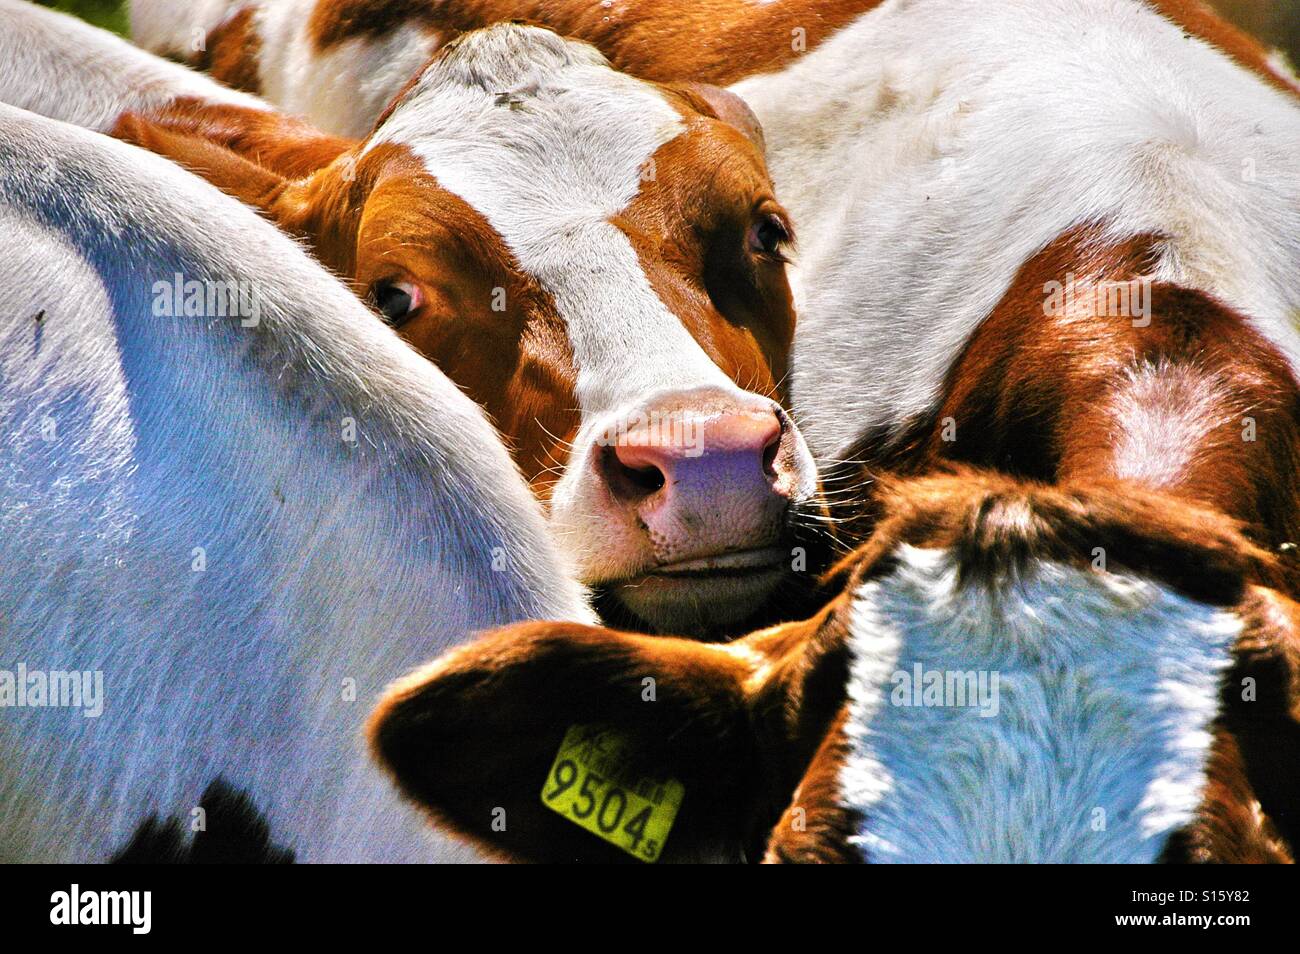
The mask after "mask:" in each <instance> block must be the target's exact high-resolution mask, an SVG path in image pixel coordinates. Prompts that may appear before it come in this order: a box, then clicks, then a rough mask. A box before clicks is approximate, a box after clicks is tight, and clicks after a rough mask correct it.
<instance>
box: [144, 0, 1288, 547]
mask: <svg viewBox="0 0 1300 954" xmlns="http://www.w3.org/2000/svg"><path fill="white" fill-rule="evenodd" d="M133 6H134V21H135V24H136V27H137V29H138V30H139V35H140V37H141V40H142V41H143V42H147V43H151V44H154V45H157V46H159V47H160V48H173V49H175V48H177V47H176V39H175V37H176V36H178V35H179V34H178V33H177V27H176V24H177V23H179V22H184V23H186V24H187V25H189V26H190V27H192V28H195V29H198V28H201V27H207V28H211V27H215V26H216V25H217V20H218V19H220V18H232V17H233V19H226V20H224V21H222V22H225V23H227V24H228V25H229V24H234V23H236V22H238V23H240V24H242V26H241V27H240V30H239V31H236V30H235V29H234V28H233V27H231V28H230V29H227V30H226V33H225V35H224V36H223V35H222V34H221V31H217V32H216V33H214V34H213V40H214V42H215V43H216V44H217V46H218V47H220V48H222V49H224V50H226V51H227V52H226V54H225V55H226V56H228V57H237V58H239V57H242V60H243V62H244V63H245V74H246V77H245V78H251V77H253V76H254V75H255V76H256V77H257V83H258V84H260V86H261V87H262V88H265V89H267V90H268V91H271V93H272V95H273V96H278V97H284V98H285V99H286V101H293V102H296V103H299V104H300V105H301V107H302V108H304V109H312V108H313V107H312V106H311V104H309V103H308V102H307V101H306V100H304V99H301V98H295V97H299V94H298V93H295V92H292V91H291V88H292V87H294V86H295V84H298V85H302V86H307V85H310V84H318V83H320V82H322V76H323V74H324V73H325V72H327V71H329V70H331V69H336V68H339V67H340V65H341V64H345V63H346V64H351V65H350V66H349V67H348V69H349V70H352V71H353V72H355V73H372V72H373V70H374V69H376V68H377V67H378V64H379V63H380V62H382V60H383V59H384V58H385V57H391V56H396V55H397V54H398V53H399V51H407V50H409V49H411V48H412V47H413V46H414V47H418V48H419V49H420V50H423V51H428V50H429V49H433V48H436V47H437V46H438V44H440V43H441V42H444V41H445V40H446V38H447V37H448V36H450V35H452V34H453V32H454V31H455V30H457V29H465V28H471V27H474V26H476V25H479V24H481V23H483V22H490V21H491V20H493V19H496V18H500V17H507V16H524V17H532V18H536V19H537V20H538V21H540V22H543V23H546V24H547V25H549V26H552V27H554V28H555V29H557V30H560V31H561V32H566V33H572V34H574V35H577V36H581V37H583V38H585V39H587V40H589V41H591V42H593V43H595V44H596V45H597V46H598V47H599V48H600V49H601V50H602V51H603V52H604V53H605V54H606V55H607V56H609V57H610V59H611V60H612V62H613V63H614V64H615V65H616V66H618V67H620V68H623V69H626V70H629V71H631V72H634V73H636V74H638V75H641V76H644V77H648V78H651V79H655V80H658V81H670V80H677V81H680V80H685V79H689V80H693V81H706V82H712V83H730V84H732V85H731V86H730V90H731V91H732V92H734V93H737V94H738V95H740V96H741V97H743V98H744V99H745V100H746V101H747V102H748V104H749V105H750V106H751V107H752V109H753V111H754V113H755V114H756V117H757V119H758V120H760V121H761V123H762V128H763V132H764V136H765V139H766V143H767V157H768V164H769V167H770V168H771V170H772V173H773V178H774V180H775V182H776V183H777V185H778V187H779V190H780V195H781V199H782V202H783V203H784V204H785V206H786V207H787V208H788V209H789V210H790V212H791V214H792V216H793V219H794V222H795V224H796V225H797V226H798V228H799V233H800V244H799V249H798V252H797V254H795V255H794V256H792V258H793V260H792V263H791V268H790V277H791V285H792V288H793V292H794V299H795V303H796V306H797V309H798V313H799V331H798V334H797V336H796V341H795V349H794V362H793V375H792V384H791V387H792V393H793V402H794V410H795V414H796V417H797V419H798V421H799V424H800V427H801V429H802V430H803V432H804V433H805V435H806V436H807V439H808V442H809V445H810V447H811V448H812V450H813V452H814V453H815V454H816V455H817V457H818V458H819V459H820V460H822V461H823V462H824V464H826V465H828V466H830V467H834V466H835V465H836V464H837V463H838V462H841V461H851V462H854V464H855V466H856V465H857V464H859V463H860V464H865V465H866V468H867V469H868V470H869V471H871V472H876V471H880V470H889V469H893V470H902V471H905V472H910V473H923V472H925V471H927V470H928V469H930V468H932V467H933V466H935V465H936V464H937V463H942V462H961V463H968V464H978V465H982V466H993V467H996V468H998V469H1001V470H1005V471H1008V472H1010V473H1013V474H1017V475H1021V476H1026V477H1033V478H1036V479H1042V480H1047V481H1065V480H1071V479H1091V478H1094V477H1116V478H1124V479H1130V480H1133V481H1135V482H1137V483H1139V484H1141V485H1143V486H1147V487H1151V488H1154V489H1163V490H1167V491H1173V492H1175V493H1178V494H1181V495H1182V496H1185V497H1187V498H1190V499H1193V500H1196V501H1200V502H1203V503H1209V504H1212V505H1214V506H1217V507H1218V508H1220V509H1221V510H1223V511H1224V512H1225V513H1227V514H1229V515H1230V516H1232V517H1234V518H1238V519H1240V520H1243V521H1245V522H1246V524H1247V525H1248V527H1247V532H1248V533H1249V534H1250V535H1251V536H1252V538H1253V539H1255V540H1256V541H1257V542H1259V543H1261V544H1263V545H1265V546H1266V547H1269V548H1278V547H1282V546H1285V545H1287V544H1290V543H1292V542H1294V541H1296V540H1297V539H1298V538H1300V515H1298V512H1297V507H1296V500H1297V484H1296V476H1295V475H1296V473H1297V470H1298V468H1297V464H1300V450H1298V445H1297V432H1296V427H1295V422H1296V414H1297V401H1296V385H1295V382H1296V369H1297V367H1298V366H1300V331H1298V329H1297V324H1298V321H1300V278H1297V276H1298V275H1300V268H1298V267H1297V266H1298V265H1300V158H1297V157H1300V99H1298V98H1297V93H1300V83H1298V82H1297V80H1296V78H1295V76H1294V74H1293V73H1292V72H1291V71H1290V69H1289V68H1288V67H1287V66H1286V64H1285V63H1284V62H1283V60H1282V58H1281V57H1279V56H1276V55H1273V54H1271V53H1270V51H1268V50H1267V49H1265V48H1264V47H1262V46H1261V45H1260V44H1258V43H1257V42H1255V41H1254V40H1252V39H1251V38H1250V37H1248V36H1246V35H1245V34H1243V33H1241V32H1240V31H1238V30H1236V29H1235V28H1233V27H1231V26H1230V25H1228V24H1227V23H1225V22H1223V21H1222V20H1220V19H1219V18H1217V17H1216V16H1215V15H1214V14H1213V12H1212V11H1211V9H1210V8H1209V7H1208V6H1207V5H1205V4H1204V3H1201V2H1197V0H990V2H986V3H982V4H980V8H979V11H978V13H975V12H973V11H972V9H971V6H970V4H969V3H967V2H966V0H913V2H909V3H898V2H881V0H829V2H820V0H819V2H813V0H781V2H777V3H768V4H755V3H752V2H749V0H709V2H705V3H665V2H662V0H654V2H651V0H614V2H612V3H610V4H608V5H606V4H591V3H586V2H582V0H457V2H438V3H435V2H415V3H400V4H397V3H391V2H385V0H302V2H296V3H289V4H260V3H256V2H247V0H245V2H240V0H225V2H222V3H214V4H210V5H208V6H207V7H205V8H204V15H203V16H192V17H189V18H177V17H176V16H175V15H174V14H173V17H172V20H173V26H172V28H171V37H170V38H169V35H168V31H167V30H166V29H164V28H163V27H162V26H161V23H162V17H163V15H162V13H161V12H160V11H161V8H162V7H163V4H161V3H158V2H155V0H136V2H135V4H134V5H133ZM205 17H206V18H207V19H205ZM209 20H211V21H212V22H209ZM236 33H239V34H240V35H238V36H236V35H235V34H236ZM236 51H239V52H236ZM289 51H291V52H289ZM288 64H292V65H293V66H292V68H289V66H288ZM214 69H216V71H217V73H218V75H230V74H229V73H223V71H222V69H221V68H220V67H219V65H216V64H214ZM232 78H238V77H233V76H232ZM350 108H354V109H358V110H359V109H362V108H368V107H367V106H366V99H365V97H361V98H359V99H355V100H353V101H352V103H351V105H350ZM314 115H315V116H316V118H317V119H318V120H319V121H329V116H328V115H327V111H321V112H319V113H314ZM834 476H835V475H832V477H833V478H834ZM848 496H853V495H848ZM867 529H869V523H868V524H867Z"/></svg>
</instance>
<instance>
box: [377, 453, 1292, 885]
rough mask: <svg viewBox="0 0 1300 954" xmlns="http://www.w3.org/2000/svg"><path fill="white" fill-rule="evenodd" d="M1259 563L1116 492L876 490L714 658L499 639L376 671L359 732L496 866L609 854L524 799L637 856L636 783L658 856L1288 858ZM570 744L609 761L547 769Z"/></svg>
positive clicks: (594, 634) (1013, 486)
mask: <svg viewBox="0 0 1300 954" xmlns="http://www.w3.org/2000/svg"><path fill="white" fill-rule="evenodd" d="M1098 548H1100V549H1102V550H1104V552H1105V553H1106V554H1107V556H1108V562H1107V563H1106V564H1105V566H1104V567H1102V566H1099V564H1098V561H1097V559H1096V556H1095V551H1096V550H1097V549H1098ZM1277 564H1278V561H1277V558H1276V556H1275V555H1274V554H1270V553H1268V552H1266V551H1264V550H1262V549H1260V548H1258V547H1256V546H1255V545H1254V544H1252V543H1251V542H1250V541H1249V540H1247V539H1246V538H1245V537H1244V536H1243V535H1242V534H1241V532H1240V529H1239V527H1237V526H1236V525H1235V524H1233V523H1231V522H1225V520H1224V518H1223V517H1222V516H1221V515H1220V514H1218V513H1216V512H1214V511H1213V510H1209V509H1206V508H1197V507H1193V506H1190V505H1188V504H1187V503H1186V501H1184V500H1182V499H1180V498H1178V497H1176V496H1173V495H1169V494H1162V493H1159V492H1149V491H1136V492H1135V490H1134V489H1133V488H1132V487H1131V486H1127V485H1125V484H1123V483H1122V482H1113V483H1112V484H1110V485H1108V486H1107V485H1102V484H1097V483H1093V484H1083V485H1072V484H1071V485H1065V486H1061V487H1049V486H1046V485H1043V484H1038V483H1033V482H1027V481H1019V480H1016V479H1014V478H1010V477H1007V476H1005V475H1001V474H996V473H992V472H987V471H984V472H981V471H974V470H970V469H966V468H954V469H953V470H952V471H951V472H949V473H944V474H933V475H929V476H926V477H920V478H910V479H895V480H891V481H889V482H888V486H887V487H886V489H885V490H884V491H883V492H882V517H881V519H880V521H879V523H878V524H877V529H876V532H875V533H874V534H873V535H872V537H871V539H870V540H868V541H867V543H865V544H864V545H863V546H862V547H861V548H860V549H859V550H858V551H857V552H856V553H855V554H854V555H853V556H852V557H851V558H850V559H849V560H848V561H846V565H845V568H844V569H845V572H846V573H847V574H848V575H849V580H848V582H847V584H846V586H845V588H844V590H843V593H842V594H841V595H840V596H839V597H837V598H836V599H835V600H834V601H833V602H831V603H830V604H829V605H828V606H827V607H826V608H825V609H824V610H823V611H822V612H820V613H818V614H817V615H815V616H814V617H813V618H811V619H809V620H807V621H804V622H800V623H790V624H783V625H779V626H776V627H772V628H769V629H766V630H761V631H759V632H756V633H753V634H752V635H750V636H747V637H745V638H743V639H740V640H737V641H735V642H732V643H730V644H726V645H710V644H702V643H699V642H697V641H692V640H687V639H671V638H667V637H648V636H643V635H636V634H630V633H625V632H618V631H615V630H611V629H605V628H599V627H591V626H582V625H578V624H571V623H529V624H521V625H518V626H511V627H508V628H506V629H504V630H502V631H500V632H498V633H495V634H490V635H488V636H486V637H484V638H483V639H482V640H481V641H478V642H476V643H471V644H469V645H466V646H463V647H460V648H458V649H454V650H452V651H450V652H449V653H447V654H446V655H445V656H444V657H443V658H442V659H440V660H437V661H435V662H434V663H432V664H430V665H429V666H426V667H424V668H423V669H420V670H417V671H416V672H414V673H412V674H411V675H410V676H408V677H407V678H405V679H403V680H400V681H398V682H397V683H396V684H395V685H394V686H393V687H392V689H391V690H390V691H389V692H388V694H387V695H386V697H385V698H384V700H383V701H382V702H381V704H380V706H379V707H378V708H377V709H376V711H375V714H374V715H373V716H372V719H371V723H370V736H371V740H372V745H373V747H374V750H375V753H376V755H377V757H378V758H379V760H380V761H381V762H382V764H383V765H384V766H385V767H386V768H387V769H388V771H389V772H390V773H391V774H392V776H393V778H394V780H395V782H396V784H397V785H398V786H399V787H400V788H401V790H402V791H403V793H404V794H405V795H406V797H407V798H409V799H410V800H411V801H412V802H413V803H414V804H415V805H417V806H418V807H420V808H422V809H423V810H424V811H425V812H426V813H427V814H428V815H429V816H430V817H431V818H432V819H433V820H435V821H436V822H438V823H439V824H440V825H441V826H442V827H443V828H444V829H446V830H450V831H452V832H455V833H457V834H458V835H460V836H461V837H464V838H466V839H468V840H469V841H471V842H472V843H474V844H477V845H479V846H480V847H481V848H482V849H483V850H485V851H487V852H490V853H492V854H493V855H495V856H498V857H504V858H508V859H514V860H527V861H543V862H545V861H575V860H577V861H590V862H612V861H619V860H622V861H631V860H632V858H633V857H634V855H632V854H629V853H627V852H626V851H625V850H620V848H619V847H615V846H612V845H610V844H609V843H607V841H606V840H603V839H602V838H598V837H596V836H595V835H593V834H591V833H589V832H587V831H584V830H583V829H582V828H581V827H579V826H578V825H575V824H574V823H573V822H572V821H571V820H569V819H568V818H566V817H563V816H562V814H560V813H557V812H556V811H552V810H551V808H550V807H548V805H547V804H544V803H543V799H550V800H551V801H553V802H555V803H556V804H559V805H561V806H563V805H565V804H570V805H572V806H573V808H574V810H576V811H577V813H578V814H579V815H583V814H584V813H585V816H589V817H595V818H598V819H599V820H600V823H601V827H602V830H607V831H615V830H616V828H617V826H618V825H619V823H620V822H621V823H622V824H623V828H624V830H625V831H630V834H628V835H627V837H626V839H625V842H626V843H627V844H633V845H636V844H638V842H639V840H640V838H641V837H643V836H644V837H648V836H646V835H645V830H646V829H647V826H646V825H645V824H644V823H642V824H641V825H640V827H639V828H638V827H637V826H635V825H632V826H630V828H629V825H628V823H627V820H626V818H622V817H620V816H622V815H623V806H624V805H626V804H627V803H628V799H629V795H628V792H630V791H632V788H631V787H627V788H620V787H618V785H611V782H610V779H622V778H623V777H625V776H626V777H629V778H633V779H635V778H637V777H638V776H641V775H645V776H647V777H652V778H655V779H657V780H660V781H658V782H656V784H658V785H660V786H661V787H662V786H663V784H664V783H663V782H662V780H664V779H669V780H673V781H675V782H676V784H678V785H680V786H683V787H684V797H682V798H681V800H680V808H679V809H678V811H677V814H676V818H675V820H673V822H672V827H671V829H670V831H669V833H668V834H667V836H666V839H663V835H662V832H660V833H659V837H660V839H662V840H660V841H659V843H658V844H657V845H656V852H657V856H658V860H662V861H666V862H680V861H702V860H708V861H732V862H735V861H747V860H748V861H758V860H762V861H765V862H773V863H831V862H834V863H860V862H868V863H921V862H926V863H934V862H942V863H960V862H975V863H1029V862H1058V863H1064V862H1071V863H1077V862H1090V863H1153V862H1164V863H1175V862H1197V863H1205V862H1233V863H1241V862H1291V861H1293V860H1294V856H1295V851H1296V847H1297V845H1298V844H1300V842H1298V841H1297V838H1300V773H1298V770H1297V765H1300V605H1297V604H1296V603H1295V602H1294V601H1292V600H1291V599H1290V598H1289V597H1288V596H1286V595H1285V594H1284V593H1282V592H1280V591H1279V590H1278V589H1277V588H1275V587H1272V586H1269V585H1267V583H1266V582H1265V583H1260V582H1255V581H1257V580H1263V581H1269V580H1272V581H1276V580H1277V579H1278V578H1279V577H1280V575H1281V573H1282V571H1281V568H1280V567H1279V566H1278V565H1277ZM647 682H650V683H653V685H654V694H653V696H648V695H647V692H646V685H647ZM574 726H579V727H592V728H593V732H595V731H596V727H599V732H598V734H595V735H593V736H592V737H593V738H600V739H603V738H605V737H606V736H607V735H608V733H611V732H613V733H617V734H618V735H619V736H620V737H621V739H622V740H623V742H622V744H623V745H624V746H625V747H626V748H625V752H630V754H627V755H626V759H625V762H624V765H623V766H622V767H621V768H620V767H617V766H616V768H615V769H608V768H602V769H600V771H599V772H597V771H596V770H594V769H593V770H592V771H587V770H586V767H585V766H584V767H583V768H582V769H578V768H575V767H574V766H573V764H572V763H570V765H568V766H565V765H564V763H562V762H560V761H558V760H557V761H556V768H555V769H554V770H552V771H548V766H551V764H552V760H553V759H556V755H557V752H558V751H559V750H560V747H561V744H562V739H564V738H565V736H566V732H568V731H569V730H570V729H571V727H574ZM570 751H571V750H570ZM602 751H604V750H603V749H602ZM618 784H619V785H621V784H623V783H621V782H620V783H618ZM638 804H639V803H638ZM627 814H628V815H629V816H630V812H628V813H627ZM498 817H505V818H508V819H509V823H508V825H506V826H504V828H503V827H502V826H499V825H495V824H494V819H496V818H498ZM633 835H635V836H636V837H637V841H633V840H632V836H633ZM627 844H624V845H623V848H624V849H626V847H627Z"/></svg>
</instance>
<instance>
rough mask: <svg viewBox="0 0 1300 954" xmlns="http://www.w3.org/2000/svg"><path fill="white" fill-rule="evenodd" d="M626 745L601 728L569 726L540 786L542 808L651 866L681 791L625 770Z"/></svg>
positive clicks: (668, 783)
mask: <svg viewBox="0 0 1300 954" xmlns="http://www.w3.org/2000/svg"><path fill="white" fill-rule="evenodd" d="M630 751H631V745H630V743H629V741H628V739H627V738H626V736H624V735H622V734H621V733H620V732H618V731H616V730H613V729H609V728H606V727H604V726H582V725H575V726H570V727H569V730H568V731H567V732H566V733H564V741H563V742H561V743H560V751H559V752H558V753H557V754H556V756H555V764H553V765H552V766H551V771H550V772H549V773H548V774H547V776H546V784H545V785H544V786H542V804H543V805H545V806H546V807H547V808H549V809H551V810H552V811H555V812H558V813H559V814H561V815H563V816H564V817H565V818H567V819H569V821H571V822H573V823H574V824H575V825H578V826H580V827H582V828H585V829H586V830H587V831H589V832H591V833H592V834H593V835H596V836H597V837H599V838H603V839H604V840H605V841H607V842H609V843H610V844H611V845H614V846H615V847H617V848H621V849H622V850H623V851H626V852H627V853H628V854H629V855H632V856H633V857H635V858H639V859H641V860H642V861H647V862H655V861H658V860H659V855H660V854H661V853H662V852H663V848H664V842H665V841H667V840H668V833H669V832H670V831H672V827H673V821H674V820H676V818H677V810H678V809H679V808H680V807H681V804H682V798H683V797H684V796H685V795H686V788H685V786H683V785H682V783H681V782H679V781H677V780H676V779H671V778H670V779H657V778H645V777H641V776H636V775H632V774H630V773H629V772H628V770H627V765H628V761H629V759H628V756H629V754H630Z"/></svg>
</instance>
